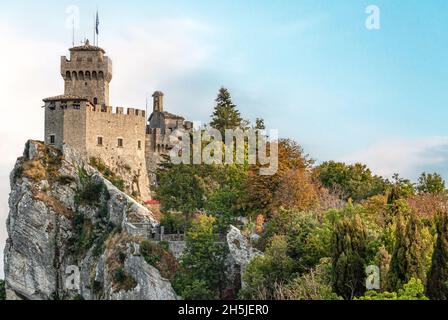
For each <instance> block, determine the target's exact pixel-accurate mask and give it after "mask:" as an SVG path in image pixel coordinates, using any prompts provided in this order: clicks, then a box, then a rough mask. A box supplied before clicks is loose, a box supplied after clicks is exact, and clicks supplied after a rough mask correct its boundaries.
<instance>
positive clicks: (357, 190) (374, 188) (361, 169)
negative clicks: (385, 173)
mask: <svg viewBox="0 0 448 320" xmlns="http://www.w3.org/2000/svg"><path fill="white" fill-rule="evenodd" d="M315 174H316V176H317V177H318V179H319V181H320V182H321V183H322V185H323V186H324V187H326V188H328V189H330V190H333V191H336V192H341V193H342V194H343V196H344V197H345V199H349V198H351V199H353V201H360V200H363V199H367V198H369V197H371V196H374V195H377V194H381V193H383V192H384V191H385V189H386V182H385V180H384V179H383V178H381V177H379V176H375V175H373V174H372V172H371V171H370V169H368V168H367V167H366V166H365V165H362V164H359V163H357V164H354V165H347V164H345V163H340V162H334V161H329V162H324V163H323V164H321V165H320V166H318V167H316V169H315Z"/></svg>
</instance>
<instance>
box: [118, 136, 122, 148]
mask: <svg viewBox="0 0 448 320" xmlns="http://www.w3.org/2000/svg"><path fill="white" fill-rule="evenodd" d="M118 147H119V148H123V139H121V138H119V139H118Z"/></svg>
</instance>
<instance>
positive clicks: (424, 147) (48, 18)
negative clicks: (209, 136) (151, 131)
mask: <svg viewBox="0 0 448 320" xmlns="http://www.w3.org/2000/svg"><path fill="white" fill-rule="evenodd" d="M372 4H373V5H376V6H378V7H379V9H380V19H381V29H380V30H370V31H369V30H367V29H366V28H365V20H366V18H367V16H368V15H367V14H366V13H365V10H366V7H367V6H368V5H372ZM0 5H1V10H0V36H1V38H0V39H1V41H3V44H2V50H1V52H0V69H1V70H2V72H1V74H0V90H1V91H0V96H1V98H2V101H3V103H2V104H1V107H0V108H1V111H2V114H3V115H4V117H2V120H1V121H2V123H1V126H0V127H1V128H0V133H1V134H2V137H3V138H2V141H1V145H0V151H1V152H2V154H3V155H4V156H3V158H2V159H1V160H0V180H1V181H0V193H1V196H0V203H1V204H0V216H1V217H0V218H1V220H2V221H3V220H4V219H3V217H6V215H7V204H6V203H7V194H8V188H9V186H8V174H9V171H10V170H11V168H12V166H13V163H14V160H15V158H16V157H17V156H19V155H20V154H21V152H22V149H23V144H24V143H25V141H26V139H29V138H34V139H42V133H43V113H42V110H41V109H40V106H41V105H42V102H41V99H42V98H44V97H46V96H52V95H57V94H60V93H61V92H62V89H63V88H62V85H63V83H62V80H61V79H60V75H59V56H61V55H66V54H67V53H68V52H67V49H68V47H69V46H70V45H71V30H70V29H69V28H67V27H66V23H67V20H68V21H70V18H69V15H68V14H67V13H66V9H67V8H68V7H69V6H72V5H75V6H77V7H78V8H79V10H80V28H79V29H78V30H76V35H77V42H79V41H80V40H81V39H82V38H84V37H89V38H91V37H92V36H91V35H92V28H93V26H92V25H93V16H94V13H95V10H96V7H98V8H99V11H100V22H101V24H100V32H101V35H100V36H101V38H100V45H101V46H102V47H104V48H105V49H106V51H107V53H108V55H109V56H110V57H111V58H112V60H113V61H114V79H113V80H112V84H111V103H112V104H113V105H114V106H130V107H131V106H132V107H144V103H145V96H146V95H149V94H150V93H151V92H153V91H155V90H162V91H164V92H165V94H166V108H167V109H168V110H169V111H172V112H175V113H178V114H182V115H187V116H188V117H189V118H190V119H191V120H197V121H203V122H205V121H208V120H209V115H210V114H211V111H212V108H213V100H214V98H215V96H216V93H217V90H218V89H219V87H220V86H221V85H224V86H226V87H228V88H229V89H230V91H231V93H232V96H233V99H234V102H236V104H237V105H238V106H239V108H240V110H241V112H242V114H243V116H244V117H246V118H249V119H251V120H254V119H255V118H256V117H262V118H264V119H265V120H266V123H267V125H268V126H269V127H270V128H275V129H279V131H280V135H281V136H283V137H291V138H294V139H295V140H297V141H298V142H299V143H301V144H302V145H303V146H304V148H305V151H306V152H308V153H309V154H310V155H311V156H312V157H313V158H315V159H316V160H318V161H325V160H328V159H335V160H343V161H347V162H355V161H361V162H364V163H367V164H368V165H369V166H370V167H372V168H373V169H374V170H375V172H378V173H380V174H384V175H387V176H390V175H391V174H392V173H394V172H399V173H401V174H402V175H404V176H407V177H410V178H413V179H415V178H416V177H417V176H418V174H419V173H420V172H422V171H439V172H441V173H442V174H443V175H444V177H445V178H448V166H447V164H448V128H447V126H446V124H445V122H446V119H448V108H447V102H448V77H447V75H448V61H447V57H448V2H447V1H445V0H427V1H421V0H407V1H392V0H369V1H364V0H340V1H335V0H295V1H286V0H283V1H273V0H271V1H262V0H245V1H230V0H228V1H210V0H207V1H205V0H201V1H191V0H190V1H181V0H177V1H148V0H146V1H131V0H129V1H126V2H125V1H110V0H108V1H97V2H92V1H60V0H58V1H20V0H19V1H14V2H10V1H8V2H7V1H4V0H0ZM6 43H7V44H8V45H7V46H6ZM24 88H26V90H27V94H26V95H24V94H23V90H24ZM0 240H1V239H0Z"/></svg>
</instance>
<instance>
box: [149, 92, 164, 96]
mask: <svg viewBox="0 0 448 320" xmlns="http://www.w3.org/2000/svg"><path fill="white" fill-rule="evenodd" d="M163 95H164V94H163V92H162V91H156V92H154V94H153V95H152V96H153V97H160V96H163Z"/></svg>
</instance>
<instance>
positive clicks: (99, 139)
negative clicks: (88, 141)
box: [98, 137, 103, 146]
mask: <svg viewBox="0 0 448 320" xmlns="http://www.w3.org/2000/svg"><path fill="white" fill-rule="evenodd" d="M98 145H99V146H102V145H103V137H98Z"/></svg>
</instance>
